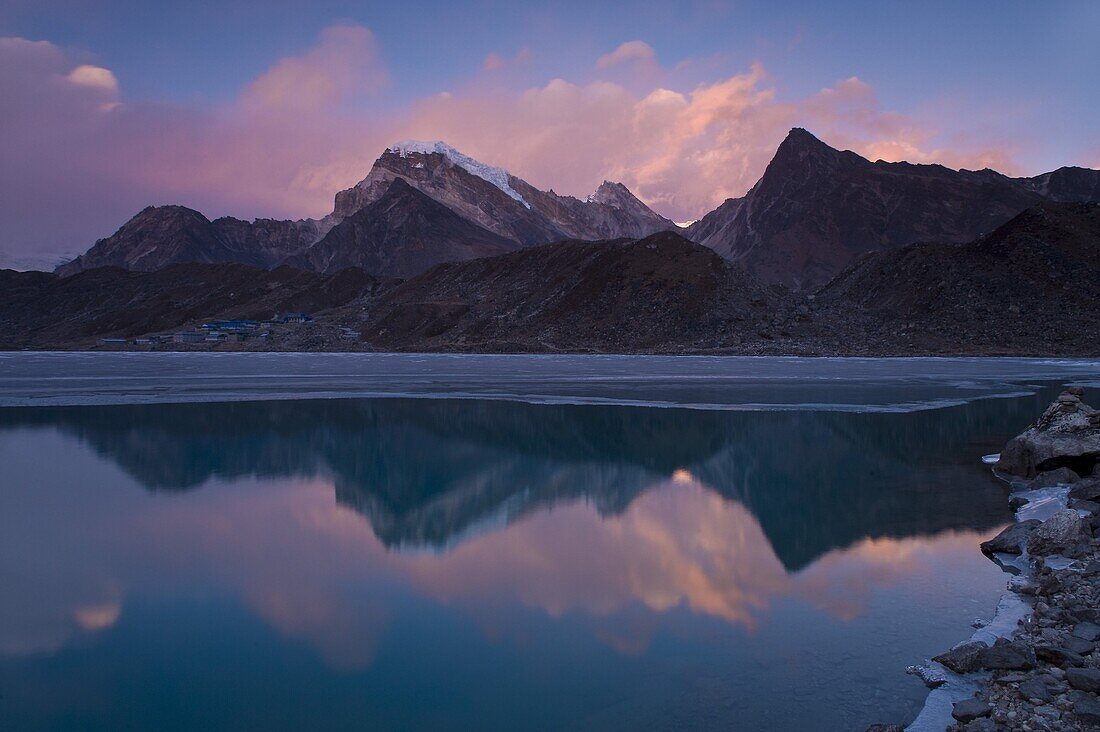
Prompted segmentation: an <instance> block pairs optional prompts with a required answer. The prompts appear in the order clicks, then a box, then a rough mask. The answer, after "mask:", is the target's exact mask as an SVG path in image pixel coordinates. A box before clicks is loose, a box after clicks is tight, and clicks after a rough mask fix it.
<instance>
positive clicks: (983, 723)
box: [966, 717, 997, 732]
mask: <svg viewBox="0 0 1100 732" xmlns="http://www.w3.org/2000/svg"><path fill="white" fill-rule="evenodd" d="M996 729H997V723H996V722H994V721H993V720H992V719H990V718H989V717H979V718H978V719H973V720H971V721H970V723H969V724H967V725H966V732H996Z"/></svg>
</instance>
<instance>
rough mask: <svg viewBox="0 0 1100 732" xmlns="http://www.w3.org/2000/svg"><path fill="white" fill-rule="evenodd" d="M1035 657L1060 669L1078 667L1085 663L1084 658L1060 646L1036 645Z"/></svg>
mask: <svg viewBox="0 0 1100 732" xmlns="http://www.w3.org/2000/svg"><path fill="white" fill-rule="evenodd" d="M1035 655H1036V656H1038V657H1039V658H1041V659H1043V660H1044V661H1049V662H1050V663H1053V664H1054V665H1056V666H1062V667H1065V666H1079V665H1081V664H1082V663H1084V662H1085V657H1084V656H1082V655H1081V654H1080V653H1076V652H1074V651H1071V650H1069V649H1068V648H1063V647H1061V646H1048V645H1037V646H1035Z"/></svg>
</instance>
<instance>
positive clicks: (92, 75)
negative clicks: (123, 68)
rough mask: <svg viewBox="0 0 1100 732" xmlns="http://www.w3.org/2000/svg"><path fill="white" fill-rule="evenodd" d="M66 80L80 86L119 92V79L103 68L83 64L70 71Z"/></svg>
mask: <svg viewBox="0 0 1100 732" xmlns="http://www.w3.org/2000/svg"><path fill="white" fill-rule="evenodd" d="M65 78H67V79H68V80H69V81H71V82H72V83H74V84H79V85H80V86H92V87H98V88H100V89H105V90H107V91H110V92H118V79H116V78H115V75H114V73H112V72H111V70H110V69H105V68H103V67H102V66H92V65H91V64H82V65H80V66H77V67H76V68H75V69H73V70H72V71H70V72H69V74H68V76H66V77H65Z"/></svg>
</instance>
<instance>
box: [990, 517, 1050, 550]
mask: <svg viewBox="0 0 1100 732" xmlns="http://www.w3.org/2000/svg"><path fill="white" fill-rule="evenodd" d="M1041 523H1043V522H1042V521H1039V520H1038V519H1028V520H1027V521H1020V522H1018V523H1015V524H1012V525H1011V526H1009V527H1008V528H1006V529H1005V530H1004V531H1002V532H1001V533H999V534H997V535H996V536H994V537H993V538H992V539H990V540H989V541H983V542H982V544H981V547H982V552H984V553H985V554H994V553H996V552H1004V553H1005V554H1019V553H1021V552H1022V551H1023V547H1024V545H1025V544H1027V539H1028V537H1029V536H1031V532H1032V531H1034V530H1035V528H1036V527H1037V526H1039V524H1041Z"/></svg>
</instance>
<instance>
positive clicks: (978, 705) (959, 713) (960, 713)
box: [951, 697, 993, 722]
mask: <svg viewBox="0 0 1100 732" xmlns="http://www.w3.org/2000/svg"><path fill="white" fill-rule="evenodd" d="M992 711H993V707H991V706H989V704H987V703H985V702H984V701H982V700H981V699H978V698H977V697H972V698H970V699H963V700H962V701H961V702H956V703H955V706H954V708H953V709H952V710H951V716H952V717H954V718H955V719H957V720H959V721H960V722H970V721H972V720H975V719H977V718H978V717H988V716H989V715H990V713H992Z"/></svg>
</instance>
